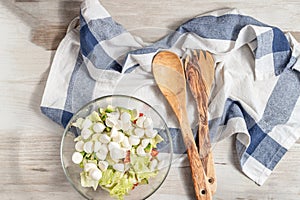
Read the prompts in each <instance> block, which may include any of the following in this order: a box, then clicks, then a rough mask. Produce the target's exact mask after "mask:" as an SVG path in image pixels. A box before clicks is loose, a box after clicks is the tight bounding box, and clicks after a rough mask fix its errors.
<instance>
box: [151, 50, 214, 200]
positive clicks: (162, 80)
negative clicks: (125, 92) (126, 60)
mask: <svg viewBox="0 0 300 200" xmlns="http://www.w3.org/2000/svg"><path fill="white" fill-rule="evenodd" d="M152 72H153V76H154V79H155V81H156V84H157V85H158V87H159V89H160V91H161V92H162V94H163V95H164V96H165V98H166V99H167V101H168V102H169V104H170V106H171V108H172V109H173V111H174V114H175V116H176V117H177V119H178V122H179V124H180V129H181V134H182V138H183V142H184V144H185V147H186V149H187V155H188V159H189V163H190V167H191V172H192V179H193V183H194V190H195V196H196V199H197V200H210V199H212V196H211V189H210V186H209V183H208V180H207V178H206V174H205V171H204V168H203V165H202V162H201V160H200V157H199V154H198V149H197V146H196V143H195V140H194V136H193V133H192V130H191V127H190V123H189V120H188V115H187V110H186V79H185V73H184V69H183V65H182V62H181V60H180V58H179V57H178V56H177V55H176V54H175V53H172V52H168V51H161V52H159V53H157V54H156V55H155V57H154V58H153V61H152Z"/></svg>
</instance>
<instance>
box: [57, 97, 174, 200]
mask: <svg viewBox="0 0 300 200" xmlns="http://www.w3.org/2000/svg"><path fill="white" fill-rule="evenodd" d="M106 98H130V99H134V100H135V101H139V102H141V103H143V104H145V105H147V106H149V107H150V108H151V109H152V110H153V111H154V112H155V113H156V114H157V115H158V116H159V118H160V119H161V120H162V123H163V126H164V127H165V129H166V133H167V137H168V139H169V141H170V148H171V152H170V158H169V164H168V169H167V171H166V173H165V175H164V177H163V179H162V181H161V182H160V183H159V184H158V185H157V187H156V188H155V189H154V190H153V191H152V192H150V193H149V194H148V195H147V196H145V197H144V199H147V198H149V197H150V196H151V195H153V194H154V193H155V192H156V191H157V190H158V189H159V188H160V187H161V185H162V184H163V183H164V182H165V180H166V178H167V176H168V174H169V172H170V169H171V165H172V160H173V154H174V149H173V140H172V136H171V134H170V131H169V127H168V125H167V123H166V121H165V120H164V118H163V117H162V116H161V114H160V113H159V112H158V111H157V110H156V109H154V108H153V107H152V106H151V105H150V104H149V103H147V102H145V101H143V100H141V99H139V98H137V97H134V96H129V95H122V94H111V95H105V96H102V97H98V98H96V99H94V100H91V101H89V102H88V103H86V104H84V105H83V106H82V107H81V108H79V109H78V110H77V111H76V112H75V113H74V114H73V115H72V117H71V118H70V120H69V122H68V123H67V125H66V127H64V131H63V135H62V138H61V143H60V161H61V166H62V168H63V171H64V174H65V176H66V178H67V180H68V182H69V183H70V184H71V185H72V187H73V188H74V189H75V190H76V191H77V192H78V193H79V194H80V195H81V196H82V197H84V198H86V199H89V198H88V197H87V195H85V194H84V193H83V192H81V191H80V190H79V189H78V188H77V187H76V186H75V184H74V183H73V181H72V179H71V178H70V177H69V176H68V175H67V170H66V167H65V165H64V161H63V142H64V139H65V137H66V134H67V132H68V131H67V129H68V127H70V124H71V122H72V121H73V120H74V118H75V116H77V115H78V113H79V112H81V111H82V110H84V109H86V108H87V107H88V106H89V105H91V104H93V103H95V102H97V101H100V100H102V99H106Z"/></svg>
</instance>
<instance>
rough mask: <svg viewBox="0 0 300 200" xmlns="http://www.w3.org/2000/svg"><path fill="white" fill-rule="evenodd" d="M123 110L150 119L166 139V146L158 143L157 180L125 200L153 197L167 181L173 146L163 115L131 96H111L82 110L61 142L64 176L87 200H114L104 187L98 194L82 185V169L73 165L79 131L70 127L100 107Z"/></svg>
mask: <svg viewBox="0 0 300 200" xmlns="http://www.w3.org/2000/svg"><path fill="white" fill-rule="evenodd" d="M108 105H112V106H121V107H124V108H128V109H134V108H135V109H137V110H138V111H139V112H141V113H143V114H145V115H146V116H148V117H151V118H152V120H153V127H154V128H155V129H157V130H158V133H159V135H160V136H161V137H162V138H163V139H164V141H163V142H161V143H159V145H158V147H157V149H158V151H159V152H160V153H161V154H163V159H164V160H163V161H162V167H161V168H160V170H159V172H158V174H157V176H156V177H154V178H150V179H149V184H146V185H138V186H137V187H135V189H134V190H132V191H130V192H129V194H128V195H126V196H125V198H124V199H125V200H127V199H130V200H140V199H146V198H148V197H149V196H151V195H152V194H153V193H154V192H155V191H156V190H157V189H158V188H159V187H160V186H161V184H162V183H163V182H164V180H165V179H166V177H167V175H168V173H169V170H170V167H171V162H172V155H173V146H172V139H171V135H170V133H169V129H168V127H167V125H166V123H165V121H164V120H163V118H162V117H161V116H160V114H159V113H158V112H157V111H156V110H154V109H153V108H152V107H151V106H150V105H149V104H147V103H145V102H143V101H141V100H139V99H137V98H134V97H130V96H124V95H110V96H105V97H101V98H98V99H95V100H93V101H91V102H90V103H88V104H87V105H85V106H83V107H82V108H81V109H80V110H79V111H78V112H77V113H76V114H74V116H73V117H72V118H71V120H70V122H69V123H68V125H67V126H66V128H65V131H64V134H63V137H62V141H61V149H60V156H61V163H62V167H63V170H64V172H65V175H66V177H67V179H68V181H69V182H70V183H71V185H72V186H73V187H74V188H75V189H76V190H77V191H78V192H79V193H80V194H81V195H82V196H83V197H85V198H86V199H95V200H98V199H99V200H100V199H101V200H103V199H114V198H112V197H110V195H109V192H107V191H104V190H103V189H101V187H98V189H97V190H96V191H94V190H93V189H92V188H85V187H82V186H81V183H80V172H81V170H82V169H81V168H80V167H79V165H76V164H74V163H73V162H72V154H73V152H74V151H75V143H74V138H76V137H77V136H78V135H79V134H80V131H79V130H78V129H76V128H74V127H72V126H71V123H73V122H75V121H76V120H77V119H78V118H80V117H83V118H84V117H86V116H88V115H89V114H90V113H91V112H92V111H94V110H95V111H96V110H97V109H98V108H99V107H102V108H103V107H107V106H108Z"/></svg>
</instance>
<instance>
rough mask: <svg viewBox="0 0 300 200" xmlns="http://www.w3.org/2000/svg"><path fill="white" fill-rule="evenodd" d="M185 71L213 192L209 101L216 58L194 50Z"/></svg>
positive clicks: (206, 171)
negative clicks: (195, 104)
mask: <svg viewBox="0 0 300 200" xmlns="http://www.w3.org/2000/svg"><path fill="white" fill-rule="evenodd" d="M184 66H185V73H186V78H187V82H188V84H189V86H190V89H191V92H192V94H193V96H194V99H195V100H196V103H197V110H198V113H199V115H198V116H199V129H198V137H199V141H198V142H199V154H200V159H201V161H202V164H203V167H204V171H205V173H206V176H207V178H208V182H209V184H210V189H211V192H212V194H214V193H215V192H216V190H217V179H216V174H215V167H214V160H213V155H212V150H211V143H210V139H209V127H208V101H209V96H210V91H211V87H212V84H213V80H214V74H215V73H214V59H213V57H212V55H211V54H210V53H209V52H205V55H204V53H203V51H200V52H199V55H198V53H197V52H196V51H193V54H192V57H191V58H190V57H187V58H186V59H185V65H184Z"/></svg>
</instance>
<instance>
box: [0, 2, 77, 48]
mask: <svg viewBox="0 0 300 200" xmlns="http://www.w3.org/2000/svg"><path fill="white" fill-rule="evenodd" d="M81 1H82V0H77V1H76V0H70V1H52V0H47V1H42V2H39V1H38V0H15V1H1V2H0V3H1V4H3V5H4V6H5V7H6V8H8V9H9V10H10V11H11V12H12V13H13V14H15V15H16V16H17V17H19V18H20V20H22V21H23V22H24V23H25V24H26V25H28V26H29V27H30V28H31V38H30V40H31V42H32V43H34V44H36V45H38V46H41V47H43V48H44V49H46V50H55V49H56V48H57V46H58V45H59V43H60V41H61V40H62V39H63V37H64V35H65V33H66V30H67V26H68V24H69V23H70V21H71V20H72V19H73V18H75V17H76V16H78V15H79V9H80V4H81Z"/></svg>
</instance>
